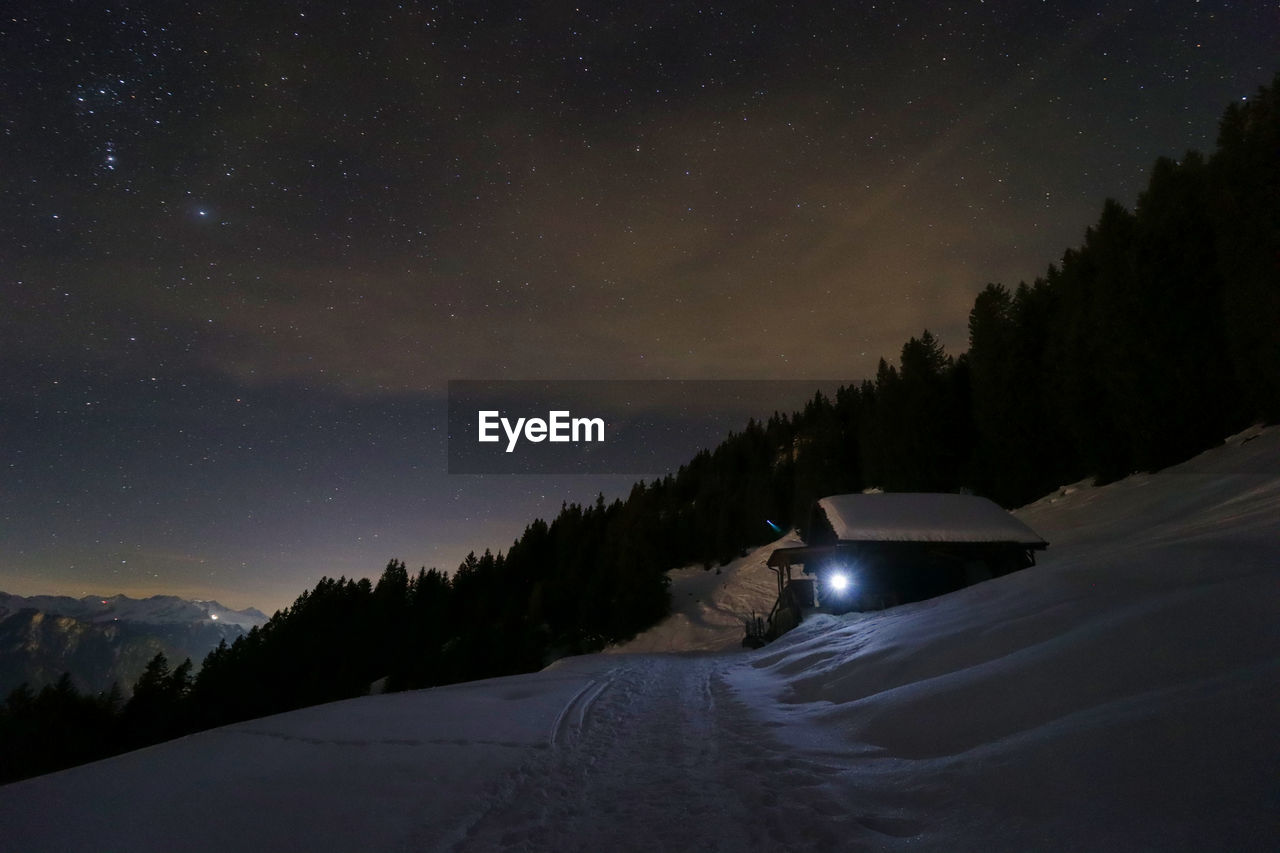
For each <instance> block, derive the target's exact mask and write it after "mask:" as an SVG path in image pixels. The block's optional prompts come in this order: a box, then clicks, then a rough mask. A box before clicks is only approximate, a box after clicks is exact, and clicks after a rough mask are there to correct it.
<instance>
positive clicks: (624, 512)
mask: <svg viewBox="0 0 1280 853" xmlns="http://www.w3.org/2000/svg"><path fill="white" fill-rule="evenodd" d="M1277 84H1280V77H1278V78H1277V81H1276V84H1273V86H1272V87H1271V88H1269V89H1262V90H1261V91H1260V92H1259V93H1258V95H1257V97H1255V98H1253V99H1251V100H1250V101H1249V102H1247V103H1245V104H1236V105H1233V106H1231V107H1230V108H1229V109H1228V110H1227V112H1226V114H1225V116H1224V117H1223V119H1222V122H1221V127H1220V134H1219V140H1218V147H1217V150H1216V152H1215V153H1214V154H1213V156H1212V157H1210V158H1209V159H1207V160H1206V159H1205V158H1203V157H1201V156H1200V155H1198V154H1195V153H1190V154H1188V155H1187V156H1186V157H1185V158H1183V159H1182V160H1181V161H1180V162H1176V163H1175V162H1173V161H1171V160H1166V159H1162V160H1160V161H1158V162H1157V163H1156V165H1155V167H1154V169H1153V171H1152V175H1151V179H1150V182H1149V184H1148V187H1147V189H1146V191H1145V192H1144V193H1143V194H1142V195H1141V197H1140V198H1139V200H1138V204H1137V206H1136V209H1135V210H1134V211H1127V210H1125V209H1124V208H1123V207H1121V206H1120V205H1119V204H1117V203H1115V202H1113V201H1108V202H1106V204H1105V205H1104V207H1103V210H1102V214H1101V217H1100V219H1099V221H1098V223H1097V224H1096V225H1095V226H1093V227H1092V228H1090V229H1089V230H1088V231H1087V232H1086V234H1085V240H1084V243H1083V245H1082V246H1080V247H1078V248H1075V249H1071V250H1069V251H1067V252H1066V253H1065V255H1064V256H1063V258H1062V261H1061V263H1060V264H1056V265H1054V266H1051V267H1050V268H1049V269H1048V271H1047V273H1046V274H1045V275H1044V276H1043V277H1041V278H1038V279H1036V280H1035V281H1034V282H1033V283H1032V284H1030V285H1027V284H1025V283H1023V284H1019V285H1018V286H1017V287H1016V288H1014V289H1013V290H1010V289H1008V288H1006V287H1004V286H1002V285H999V284H992V285H988V286H987V287H986V289H984V290H983V291H982V292H981V293H980V294H979V295H978V297H977V299H976V300H975V303H974V306H973V310H972V311H971V312H970V315H969V350H968V352H967V353H965V354H963V355H961V356H959V357H958V358H953V357H951V356H949V355H947V354H946V353H945V352H944V350H943V347H942V345H941V343H940V342H939V341H938V340H937V339H936V338H935V337H934V336H933V335H931V334H930V333H929V332H928V331H925V332H924V333H923V334H922V335H921V336H920V337H919V338H912V339H911V340H909V341H908V342H907V343H906V344H905V345H904V346H903V348H902V351H901V353H900V356H899V359H898V362H897V364H889V363H888V362H886V361H884V360H882V361H881V362H880V365H879V369H878V370H877V373H876V376H875V378H874V380H867V381H864V382H863V383H862V384H861V385H859V386H857V387H846V388H841V389H840V390H839V391H837V392H836V393H835V396H834V397H833V398H828V397H824V396H822V395H821V394H817V395H815V396H814V398H813V399H812V400H810V401H809V403H808V404H807V405H806V406H805V407H804V408H803V409H802V410H801V411H799V412H795V413H792V414H790V415H784V414H778V413H774V414H773V416H772V417H769V418H768V419H767V420H766V421H763V422H759V421H752V422H750V423H748V424H747V426H746V428H745V429H744V430H743V431H742V432H741V433H735V434H732V435H730V436H729V437H728V438H727V439H726V440H725V441H724V442H722V443H721V444H720V445H719V446H718V447H716V448H715V449H714V450H711V451H704V452H702V453H699V454H698V455H697V456H695V457H694V458H693V459H692V460H690V461H689V463H688V464H686V465H684V466H682V467H681V468H680V470H679V471H677V472H676V473H675V474H673V475H669V476H667V477H664V478H662V479H659V480H656V481H653V482H651V483H643V482H641V483H637V484H636V485H635V486H634V487H633V488H632V490H631V493H630V494H629V495H628V496H627V498H626V499H625V500H615V501H613V502H612V503H607V502H606V501H605V500H604V498H603V496H601V497H600V498H599V499H597V500H596V502H595V503H594V504H593V505H589V506H579V505H577V504H569V505H565V506H564V507H562V509H561V511H560V513H559V514H558V515H557V516H556V518H555V519H553V520H552V521H551V522H550V523H547V522H546V521H543V520H541V519H539V520H536V521H534V522H533V523H531V524H530V525H529V526H528V527H527V528H526V529H525V531H524V533H523V534H522V535H521V536H520V538H519V539H517V540H516V541H515V542H514V543H513V544H512V545H511V547H510V548H509V549H508V550H507V551H506V552H505V553H499V554H496V555H495V554H493V553H491V552H489V551H485V552H484V554H483V555H481V556H476V555H475V554H471V555H468V557H467V559H466V560H465V561H464V562H463V563H462V565H461V566H459V567H458V569H457V571H456V572H454V573H453V574H452V575H447V574H445V573H443V572H440V571H438V570H436V569H431V570H425V569H424V570H420V571H419V572H417V574H415V575H411V574H410V573H409V572H408V570H407V569H406V567H405V565H404V563H402V562H399V561H396V560H393V561H391V563H390V564H388V566H387V567H386V570H385V571H384V572H383V574H382V576H381V578H379V579H378V581H377V583H376V584H375V583H371V582H370V581H369V580H367V579H364V580H348V579H345V578H339V579H337V580H333V579H330V578H325V579H323V580H321V581H320V582H319V583H318V584H317V585H316V587H315V589H313V590H311V591H309V592H305V593H303V594H302V595H301V596H299V598H298V599H297V600H296V601H295V602H294V603H293V605H292V606H290V607H288V608H286V609H284V610H282V611H279V612H277V613H276V614H275V615H274V616H273V617H272V618H271V619H270V620H269V621H268V622H267V623H266V624H265V625H264V626H262V627H260V628H254V629H253V630H252V631H250V632H249V633H248V634H247V635H245V636H243V637H241V638H239V639H237V640H236V641H235V642H234V643H232V644H231V645H226V644H225V643H224V644H223V645H221V646H219V647H218V648H217V649H215V650H214V651H213V652H211V653H210V654H209V655H208V657H207V658H206V659H205V660H204V662H203V665H202V666H201V667H200V669H199V671H198V673H196V674H195V675H194V677H193V675H192V667H191V664H190V662H189V661H187V662H184V663H183V664H182V665H180V666H179V667H177V668H176V669H174V670H170V669H169V667H168V663H167V661H165V660H164V659H163V657H158V658H157V659H156V660H153V661H152V664H151V665H150V666H149V667H148V669H147V671H146V672H145V673H144V674H143V676H142V678H141V679H140V680H139V682H138V684H137V685H136V686H135V687H134V690H133V693H132V695H131V698H130V699H129V701H128V702H127V703H126V702H123V701H122V697H121V696H120V694H119V692H118V691H116V692H113V693H112V694H109V695H105V696H98V697H85V696H81V695H79V694H78V693H77V692H76V690H75V688H74V686H73V685H72V684H71V683H70V680H69V679H68V678H64V679H63V680H62V681H60V682H59V683H58V684H57V685H54V686H50V687H46V688H44V689H43V690H41V691H40V692H38V693H36V692H33V691H32V690H31V689H29V688H27V687H26V686H24V687H21V688H19V689H18V690H16V691H14V692H13V693H12V694H11V695H10V696H9V697H8V700H7V702H6V703H5V704H4V706H3V708H0V756H3V762H4V763H3V765H0V781H3V780H8V779H14V778H20V777H22V776H25V775H31V774H34V773H40V772H45V771H47V770H51V769H55V768H57V767H61V766H66V765H68V764H71V763H76V762H79V761H84V760H91V759H93V758H97V757H101V756H103V755H106V754H110V753H112V752H117V751H120V750H122V749H127V748H132V747H135V746H139V745H142V744H143V743H149V742H155V741H157V740H163V739H165V738H168V737H172V736H175V735H177V734H181V733H185V732H190V731H195V730H198V729H203V728H208V727H210V726H216V725H221V724H224V723H229V722H234V721H237V720H243V719H248V718H252V717H257V716H262V715H265V714H271V713H276V712H279V711H285V710H289V709H292V708H298V707H302V706H305V705H311V704H316V703H320V702H326V701H332V700H336V699H343V698H347V697H352V696H358V695H362V694H364V693H366V692H368V691H369V690H370V688H371V686H372V685H374V684H375V683H377V684H380V685H382V686H384V687H385V688H386V689H392V690H396V689H406V688H415V687H427V686H431V685H439V684H448V683H452V682H457V681H463V680H468V679H476V678H484V677H489V676H497V675H505V674H511V673H517V672H528V671H531V670H535V669H537V668H539V667H541V666H543V665H545V664H546V663H547V662H548V661H550V660H552V659H554V658H555V657H558V656H561V655H565V654H570V653H580V652H588V651H594V650H597V649H600V648H602V647H603V646H604V645H605V644H607V643H610V642H616V641H621V640H625V639H627V638H629V637H631V636H633V635H634V634H635V633H637V632H638V631H640V630H643V629H644V628H646V627H648V626H650V625H652V624H654V623H655V622H656V621H658V620H659V619H660V618H662V616H664V615H665V614H666V613H667V609H668V599H667V590H666V585H667V580H666V576H665V572H666V571H667V570H668V569H670V568H673V567H677V566H683V565H689V564H692V563H701V564H703V565H704V566H706V567H708V568H710V567H712V566H714V565H716V564H720V563H724V562H727V561H729V560H732V559H734V558H735V557H737V556H739V555H740V554H742V553H743V552H744V551H745V550H746V549H747V548H749V547H751V546H754V545H759V544H763V543H765V542H767V541H770V540H772V539H773V538H775V537H776V532H775V530H774V529H773V528H772V527H771V526H770V524H769V522H773V523H774V524H776V525H778V526H780V527H782V528H784V529H785V528H787V527H790V526H794V525H799V526H803V525H804V523H805V520H806V518H807V513H808V510H809V508H810V506H811V504H812V502H813V501H814V500H815V499H816V498H818V497H821V496H824V495H828V494H835V493H840V492H850V491H859V490H862V489H864V488H866V487H870V486H877V487H881V488H884V489H886V490H890V491H910V490H927V491H955V490H961V489H969V490H972V491H975V492H977V493H979V494H984V495H987V496H989V497H992V498H993V499H995V500H997V501H998V502H1000V503H1002V504H1004V505H1006V506H1013V505H1017V504H1021V503H1023V502H1026V501H1028V500H1031V499H1034V498H1036V497H1039V496H1040V495H1042V494H1045V493H1046V492H1048V491H1051V490H1052V489H1053V488H1055V487H1057V486H1059V485H1061V484H1063V483H1067V482H1073V481H1076V480H1079V479H1082V478H1084V477H1086V476H1095V477H1097V478H1098V479H1100V480H1103V481H1105V480H1110V479H1114V478H1117V477H1121V476H1124V475H1125V474H1128V473H1130V472H1132V471H1135V470H1153V469H1156V468H1160V467H1163V466H1166V465H1168V464H1171V463H1174V462H1178V461H1180V460H1183V459H1185V458H1188V457H1189V456H1191V455H1194V454H1195V453H1197V452H1199V451H1200V450H1203V449H1205V448H1208V447H1210V446H1212V445H1214V444H1215V443H1217V442H1218V441H1220V440H1221V439H1222V438H1223V437H1224V436H1225V435H1227V434H1229V433H1231V432H1233V431H1236V430H1238V429H1240V428H1242V427H1244V426H1246V425H1248V424H1249V423H1251V422H1254V421H1257V420H1263V421H1268V422H1274V421H1276V420H1278V419H1280V109H1277V104H1276V98H1277Z"/></svg>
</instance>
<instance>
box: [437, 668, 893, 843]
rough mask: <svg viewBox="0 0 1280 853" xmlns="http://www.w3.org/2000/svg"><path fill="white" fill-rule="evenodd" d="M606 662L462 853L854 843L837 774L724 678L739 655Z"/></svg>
mask: <svg viewBox="0 0 1280 853" xmlns="http://www.w3.org/2000/svg"><path fill="white" fill-rule="evenodd" d="M612 660H615V661H617V663H616V664H615V665H614V666H612V667H611V668H609V669H608V670H606V671H605V672H603V673H601V674H600V676H599V677H598V680H595V681H593V682H592V683H590V684H588V685H587V686H586V687H584V688H583V690H582V691H580V692H579V693H578V694H577V695H576V696H575V697H574V698H573V699H572V700H571V701H570V702H569V704H567V705H566V706H565V707H564V709H562V711H561V712H560V714H559V716H558V718H557V725H556V727H555V731H554V732H553V735H552V737H551V747H552V748H551V749H549V750H546V751H542V752H539V753H537V754H536V755H534V756H533V757H532V758H531V759H530V760H529V761H527V762H526V763H524V764H523V765H522V766H521V767H520V768H519V769H518V770H517V771H516V772H515V773H514V774H513V775H512V777H511V778H510V779H508V780H506V784H505V785H503V786H502V790H501V792H500V793H497V792H495V796H494V798H493V800H492V802H491V805H490V808H489V809H488V811H487V812H486V813H484V814H483V815H481V816H479V818H478V819H477V820H476V822H475V823H474V824H473V825H472V826H471V827H470V828H469V829H468V831H467V835H466V838H465V839H463V840H462V841H461V842H460V843H458V844H457V845H456V846H454V847H453V848H452V849H453V850H454V851H456V853H470V852H471V851H481V850H494V849H503V850H558V851H566V853H570V851H592V850H599V849H601V847H600V845H601V843H602V842H607V847H608V849H611V850H619V851H628V850H635V851H668V850H670V851H676V850H681V851H683V850H706V851H720V850H723V851H740V850H750V849H758V848H760V847H762V846H768V847H772V848H775V849H776V848H781V849H787V850H796V851H804V850H831V849H835V848H837V847H838V848H840V849H850V846H849V845H850V842H851V838H850V837H849V832H850V829H859V827H856V826H854V825H853V824H854V823H855V822H854V821H853V820H852V819H851V818H850V817H849V816H848V815H849V814H850V813H849V811H848V809H847V807H846V804H844V803H842V802H840V801H839V800H838V799H837V798H836V797H835V796H833V794H832V792H831V790H830V789H829V786H828V784H827V783H828V781H829V779H830V777H831V776H832V775H833V774H836V773H837V772H838V768H836V767H834V766H830V765H826V764H823V763H821V762H818V761H814V760H811V759H808V758H805V757H803V756H800V755H797V754H796V753H795V752H794V751H791V750H789V749H788V748H786V747H785V746H784V745H783V744H782V743H780V742H779V741H778V740H777V738H775V737H774V736H773V735H772V733H771V732H770V730H769V727H768V726H767V725H766V724H765V723H764V722H763V721H762V720H760V719H758V718H757V717H756V716H755V715H754V714H753V713H752V712H751V711H750V709H749V708H748V707H747V706H746V705H745V704H744V703H743V702H742V701H740V700H739V698H738V697H737V695H736V693H735V691H734V689H733V688H732V687H731V686H730V684H729V683H728V682H727V680H726V678H725V674H726V673H725V670H726V669H727V668H729V667H731V666H734V665H735V664H736V663H737V661H736V660H735V659H734V658H727V657H710V656H696V657H695V656H675V655H670V656H665V655H664V656H656V655H655V656H635V657H630V658H614V659H612ZM571 721H573V722H571ZM577 721H580V724H579V723H578V722H577ZM620 827H629V828H631V831H632V832H631V834H630V835H622V836H620V835H619V834H618V830H619V828H620ZM638 827H644V832H643V833H638V832H635V829H636V828H638ZM862 831H863V832H870V830H866V829H863V830H862ZM873 834H874V833H873Z"/></svg>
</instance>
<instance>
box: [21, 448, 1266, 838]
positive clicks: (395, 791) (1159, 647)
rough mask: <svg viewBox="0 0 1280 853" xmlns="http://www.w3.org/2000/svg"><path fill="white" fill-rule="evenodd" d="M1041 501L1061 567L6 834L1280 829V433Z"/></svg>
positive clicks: (508, 702)
mask: <svg viewBox="0 0 1280 853" xmlns="http://www.w3.org/2000/svg"><path fill="white" fill-rule="evenodd" d="M1019 516H1020V517H1021V518H1022V519H1023V520H1024V521H1026V522H1027V523H1028V524H1029V525H1030V526H1031V527H1032V528H1034V529H1035V530H1036V531H1037V532H1038V533H1040V534H1041V535H1043V536H1044V537H1045V538H1046V539H1047V540H1049V542H1050V543H1051V544H1050V548H1049V550H1048V551H1047V552H1044V554H1043V555H1042V557H1041V565H1040V566H1038V567H1036V568H1033V569H1029V570H1027V571H1023V572H1018V573H1015V574H1013V575H1009V576H1007V577H1004V578H1000V579H997V580H994V581H990V582H987V583H983V584H979V585H977V586H974V587H970V588H968V589H965V590H962V591H960V592H957V593H954V594H952V595H948V596H944V597H942V598H937V599H933V600H931V601H926V602H920V603H917V604H912V605H907V606H904V607H900V608H895V609H893V610H889V611H885V612H883V613H875V614H850V615H847V616H843V617H831V616H819V617H815V618H813V619H810V620H808V621H807V622H805V623H804V624H803V625H801V626H800V627H799V628H797V629H796V630H795V631H793V632H791V633H790V634H787V635H786V636H784V637H783V638H781V639H780V640H778V641H777V642H775V643H773V644H772V645H770V646H768V647H766V648H764V649H760V650H758V651H754V652H748V651H742V650H735V651H731V652H729V651H726V652H720V653H713V654H708V653H688V652H686V653H683V654H614V655H591V656H585V657H579V658H569V659H565V660H562V661H559V662H558V663H556V664H555V665H553V666H552V667H551V668H549V669H548V670H546V671H544V672H542V673H537V674H533V675H527V676H519V677H514V678H503V679H494V680H491V681H484V682H475V683H471V684H464V685H458V686H455V687H449V688H440V689H435V690H427V691H420V692H416V693H406V694H397V695H389V696H377V697H368V698H365V699H357V700H351V701H348V702H341V703H335V704H332V705H326V706H321V707H317V708H310V709H306V710H303V711H298V712H295V713H291V714H284V715H280V716H277V717H272V718H267V719H263V720H255V721H252V722H248V723H244V724H240V725H237V726H230V727H227V728H224V729H219V730H216V731H212V732H206V733H203V734H200V735H195V736H192V737H188V738H184V739H182V740H179V741H175V742H172V743H169V744H163V745H160V746H157V747H153V748H151V749H148V750H143V751H140V752H137V753H133V754H130V755H126V756H120V757H118V758H115V759H111V760H108V761H104V762H99V763H97V764H94V765H89V766H86V767H82V768H76V769H73V770H69V771H65V772H63V773H58V774H54V775H51V776H47V777H42V778H39V779H32V780H27V781H25V782H20V783H17V784H14V785H10V786H7V787H4V788H0V827H3V832H0V850H15V851H16V850H22V851H39V850H69V851H74V850H90V849H93V850H97V849H110V850H146V851H150V850H171V849H183V850H210V851H213V850H222V849H238V850H279V849H295V850H456V851H479V850H497V849H506V850H548V851H599V850H635V851H661V850H723V851H731V850H732V851H738V850H755V849H773V850H812V851H830V850H948V851H949V850H1063V851H1066V850H1073V851H1074V850H1197V851H1198V850H1209V849H1213V850H1266V849H1275V848H1276V838H1277V837H1278V836H1277V815H1280V782H1278V781H1277V778H1278V776H1280V774H1277V773H1276V767H1280V732H1278V730H1277V726H1276V724H1275V715H1276V711H1277V709H1278V708H1280V430H1274V429H1272V430H1266V431H1253V432H1251V433H1249V434H1245V435H1242V436H1237V437H1235V438H1233V439H1232V440H1230V441H1229V442H1228V443H1227V444H1226V445H1224V446H1223V447H1221V448H1217V449H1215V450H1213V451H1210V452H1209V453H1207V454H1204V455H1202V456H1201V457H1199V458H1197V459H1196V460H1192V461H1191V462H1189V463H1187V464H1185V465H1181V466H1178V467H1176V468H1174V469H1170V470H1169V471H1166V472H1162V473H1160V474H1155V475H1144V476H1140V477H1133V478H1130V479H1128V480H1125V481H1123V482H1120V483H1116V484H1113V485H1110V486H1106V487H1102V488H1090V487H1086V486H1078V487H1070V488H1067V489H1064V490H1062V491H1061V492H1059V493H1058V494H1056V495H1052V496H1049V497H1047V498H1045V499H1044V500H1042V501H1039V502H1037V503H1036V504H1033V505H1031V506H1029V507H1027V508H1025V509H1024V510H1022V511H1021V512H1020V513H1019ZM760 558H761V555H760V554H759V553H757V554H756V555H752V556H750V557H748V558H745V560H744V561H739V564H737V569H736V570H735V568H734V567H730V569H729V570H726V571H724V572H722V574H721V575H719V576H717V575H715V574H714V572H710V573H702V572H701V570H696V571H697V572H698V574H696V575H695V574H690V576H689V577H688V578H683V579H682V578H680V577H677V587H676V592H677V604H678V605H681V604H683V606H682V608H681V612H680V613H678V614H677V615H676V617H673V618H672V619H671V620H668V622H667V623H665V625H664V626H662V627H661V628H660V629H657V630H655V632H651V633H650V634H647V635H644V636H642V637H641V638H638V640H637V641H636V642H637V644H639V643H641V642H644V643H649V644H651V645H650V648H663V647H665V648H675V647H676V646H677V645H678V644H680V643H681V642H684V641H682V640H681V637H684V638H685V641H687V642H688V643H689V644H690V645H692V646H696V647H699V648H706V647H707V646H708V645H715V644H716V643H718V642H719V641H718V640H714V639H712V638H713V637H714V636H716V635H717V634H720V633H723V639H725V640H726V644H727V639H728V637H729V629H730V628H733V629H734V631H735V639H734V645H736V632H737V631H740V628H737V626H736V625H730V624H729V616H730V615H733V616H735V617H736V615H737V610H738V609H739V607H740V604H739V603H737V602H738V601H739V599H738V598H737V597H738V596H740V595H744V594H745V593H742V592H741V591H740V589H739V587H738V584H739V583H741V584H743V585H744V586H745V585H747V584H748V583H754V582H755V580H754V579H755V577H756V574H755V573H754V572H753V571H752V569H751V561H753V560H757V561H758V560H759V559H760ZM758 568H759V574H760V575H762V576H763V578H764V582H765V583H766V584H769V583H771V575H770V574H769V573H768V571H767V570H765V569H764V568H763V567H762V566H761V567H758ZM748 579H750V580H748ZM697 584H701V585H702V586H703V587H704V588H703V590H702V594H703V595H705V598H703V599H698V600H697V601H695V599H696V598H697V596H696V594H695V596H685V599H686V600H685V601H684V602H681V601H680V598H679V592H681V591H685V592H688V591H691V590H692V589H693V587H694V585H697ZM698 601H701V602H702V603H701V604H699V603H698ZM743 603H745V601H743ZM721 621H722V622H723V624H720V623H721ZM664 644H665V645H664Z"/></svg>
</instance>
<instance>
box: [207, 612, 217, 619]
mask: <svg viewBox="0 0 1280 853" xmlns="http://www.w3.org/2000/svg"><path fill="white" fill-rule="evenodd" d="M209 618H210V619H217V618H218V614H217V613H210V614H209Z"/></svg>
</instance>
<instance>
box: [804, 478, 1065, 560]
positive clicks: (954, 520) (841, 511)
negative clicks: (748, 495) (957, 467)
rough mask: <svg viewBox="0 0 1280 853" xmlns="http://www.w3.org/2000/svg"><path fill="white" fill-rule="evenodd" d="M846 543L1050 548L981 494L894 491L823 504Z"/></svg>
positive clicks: (834, 498)
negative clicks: (994, 544) (993, 544)
mask: <svg viewBox="0 0 1280 853" xmlns="http://www.w3.org/2000/svg"><path fill="white" fill-rule="evenodd" d="M818 507H819V508H820V509H821V510H822V512H823V513H825V514H826V517H827V521H828V523H830V525H831V529H832V531H833V532H834V533H835V536H836V539H837V540H839V541H842V542H1014V543H1017V544H1019V545H1026V546H1029V547H1039V548H1042V547H1044V546H1045V544H1046V543H1045V541H1044V540H1043V539H1042V538H1040V536H1038V535H1037V534H1036V532H1035V531H1034V530H1032V529H1031V528H1030V527H1027V525H1025V524H1023V523H1022V522H1021V521H1019V520H1018V519H1016V518H1014V517H1013V516H1012V515H1010V514H1009V513H1007V512H1005V511H1004V510H1003V509H1001V508H1000V507H999V506H998V505H996V504H995V503H992V502H991V501H989V500H987V499H986V498H980V497H977V496H976V495H950V494H933V493H925V492H889V493H884V494H870V495H832V496H831V497H827V498H822V499H820V500H819V501H818Z"/></svg>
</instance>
